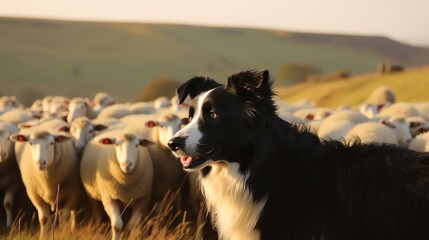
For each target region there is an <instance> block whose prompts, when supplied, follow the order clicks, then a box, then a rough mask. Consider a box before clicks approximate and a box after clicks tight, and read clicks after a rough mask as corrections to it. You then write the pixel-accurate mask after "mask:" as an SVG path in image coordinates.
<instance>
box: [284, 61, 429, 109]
mask: <svg viewBox="0 0 429 240" xmlns="http://www.w3.org/2000/svg"><path fill="white" fill-rule="evenodd" d="M381 85H385V86H388V87H390V88H391V89H392V90H393V91H394V92H395V94H396V98H397V101H404V102H421V101H429V66H426V67H420V68H413V69H410V70H407V71H405V72H402V73H394V74H388V75H380V74H367V75H360V76H356V77H352V78H349V79H341V80H333V81H329V82H322V83H302V84H299V85H295V86H293V87H289V88H278V89H277V92H278V95H279V97H280V98H281V99H283V100H285V101H287V102H296V101H300V100H303V99H307V100H309V101H314V102H315V103H316V104H317V105H319V106H325V107H338V106H341V105H352V106H353V105H358V104H360V103H362V102H364V101H365V100H366V99H367V98H368V97H369V95H370V94H371V92H372V91H373V90H374V89H375V88H377V87H378V86H381Z"/></svg>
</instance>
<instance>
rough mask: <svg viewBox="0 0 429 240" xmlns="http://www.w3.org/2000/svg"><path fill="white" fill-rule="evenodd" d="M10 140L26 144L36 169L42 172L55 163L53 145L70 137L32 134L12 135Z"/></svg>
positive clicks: (43, 133) (40, 133) (41, 133)
mask: <svg viewBox="0 0 429 240" xmlns="http://www.w3.org/2000/svg"><path fill="white" fill-rule="evenodd" d="M10 139H11V140H12V141H14V142H22V143H27V144H28V145H29V148H30V153H31V158H32V159H33V161H34V163H35V165H36V167H37V168H39V169H40V170H44V169H47V168H49V167H50V166H52V164H53V163H54V161H55V143H60V142H64V141H66V140H68V139H70V137H69V136H67V135H63V134H58V135H52V134H49V133H47V132H34V133H32V134H31V135H24V134H13V135H12V136H11V137H10Z"/></svg>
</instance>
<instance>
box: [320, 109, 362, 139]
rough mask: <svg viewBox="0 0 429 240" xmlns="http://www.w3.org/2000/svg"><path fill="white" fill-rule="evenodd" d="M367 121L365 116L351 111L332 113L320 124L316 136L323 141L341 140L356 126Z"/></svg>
mask: <svg viewBox="0 0 429 240" xmlns="http://www.w3.org/2000/svg"><path fill="white" fill-rule="evenodd" d="M368 120H369V119H368V118H367V117H366V116H364V115H363V114H361V113H359V112H356V111H353V110H344V111H338V112H334V113H332V114H331V115H330V116H329V117H327V118H326V119H325V120H324V121H323V122H322V123H321V124H320V127H319V130H318V131H317V135H318V136H319V137H320V138H322V139H325V140H328V139H333V140H341V139H342V138H343V137H344V136H345V135H346V134H347V132H348V131H349V130H350V129H352V128H353V127H354V126H355V125H356V124H358V123H363V122H367V121H368Z"/></svg>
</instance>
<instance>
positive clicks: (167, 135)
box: [140, 113, 185, 205]
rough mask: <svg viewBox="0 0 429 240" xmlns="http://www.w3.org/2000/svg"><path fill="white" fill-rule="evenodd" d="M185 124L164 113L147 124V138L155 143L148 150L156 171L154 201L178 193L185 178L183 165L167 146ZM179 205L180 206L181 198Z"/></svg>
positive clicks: (179, 119)
mask: <svg viewBox="0 0 429 240" xmlns="http://www.w3.org/2000/svg"><path fill="white" fill-rule="evenodd" d="M183 123H184V122H183V120H182V119H181V118H179V117H178V116H177V115H175V114H173V113H163V114H161V115H160V116H159V117H158V118H157V119H154V120H149V121H147V122H146V123H145V126H146V127H147V129H149V131H148V132H147V134H148V135H146V136H147V137H148V139H151V140H152V141H154V142H155V144H154V145H152V146H150V147H149V148H148V150H149V152H150V154H151V156H152V160H153V164H154V171H155V176H154V182H155V187H154V189H153V193H152V198H153V199H154V201H159V200H162V199H163V198H164V196H165V194H166V193H167V192H168V191H172V192H175V191H177V190H178V189H179V188H180V185H181V184H182V182H183V179H184V177H185V173H184V171H183V170H182V166H181V164H180V163H179V161H176V158H175V157H174V156H173V155H172V152H171V151H170V150H169V149H170V148H169V147H168V145H167V143H168V141H169V140H170V139H171V138H172V137H173V135H174V134H175V133H176V132H178V131H179V130H180V128H181V126H182V124H183ZM140 133H141V132H140ZM177 204H178V205H180V196H179V199H178V203H177Z"/></svg>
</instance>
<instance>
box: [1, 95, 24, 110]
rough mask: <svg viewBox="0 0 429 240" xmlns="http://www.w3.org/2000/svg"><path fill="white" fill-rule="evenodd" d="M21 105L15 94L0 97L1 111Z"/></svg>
mask: <svg viewBox="0 0 429 240" xmlns="http://www.w3.org/2000/svg"><path fill="white" fill-rule="evenodd" d="M18 107H19V103H18V101H17V100H16V97H15V96H3V97H1V98H0V112H7V111H9V110H11V109H15V108H18Z"/></svg>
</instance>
